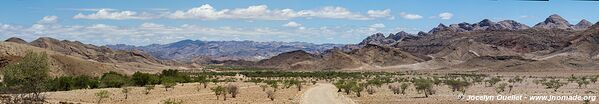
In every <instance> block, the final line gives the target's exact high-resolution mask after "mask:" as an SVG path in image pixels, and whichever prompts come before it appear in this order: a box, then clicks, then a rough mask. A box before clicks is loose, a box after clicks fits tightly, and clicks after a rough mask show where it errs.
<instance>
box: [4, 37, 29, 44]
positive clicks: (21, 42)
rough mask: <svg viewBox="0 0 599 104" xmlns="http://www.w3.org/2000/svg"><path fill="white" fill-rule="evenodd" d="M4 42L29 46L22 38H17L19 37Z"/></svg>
mask: <svg viewBox="0 0 599 104" xmlns="http://www.w3.org/2000/svg"><path fill="white" fill-rule="evenodd" d="M4 42H13V43H19V44H27V41H25V40H23V39H21V38H17V37H11V38H8V39H6V40H4Z"/></svg>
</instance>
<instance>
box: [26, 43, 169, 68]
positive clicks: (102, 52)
mask: <svg viewBox="0 0 599 104" xmlns="http://www.w3.org/2000/svg"><path fill="white" fill-rule="evenodd" d="M29 44H30V45H32V46H35V47H40V48H45V49H49V50H53V51H56V52H60V53H63V54H66V55H71V56H76V57H80V58H83V59H90V60H95V61H98V62H103V63H118V62H141V63H147V64H163V63H162V62H161V61H160V60H157V59H156V58H154V57H153V56H151V55H149V54H147V53H144V52H142V51H113V50H112V49H110V48H108V47H105V46H95V45H91V44H83V43H81V42H79V41H69V40H62V41H60V40H57V39H54V38H50V37H41V38H39V39H37V40H34V41H32V42H31V43H29Z"/></svg>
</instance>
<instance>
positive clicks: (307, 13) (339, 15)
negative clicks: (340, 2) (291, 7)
mask: <svg viewBox="0 0 599 104" xmlns="http://www.w3.org/2000/svg"><path fill="white" fill-rule="evenodd" d="M297 14H298V15H300V16H302V17H320V18H333V19H350V20H370V19H373V17H369V16H364V15H362V14H358V13H354V12H351V11H349V10H348V9H346V8H343V7H332V6H328V7H324V8H320V9H316V10H302V11H299V12H297Z"/></svg>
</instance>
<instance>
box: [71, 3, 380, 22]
mask: <svg viewBox="0 0 599 104" xmlns="http://www.w3.org/2000/svg"><path fill="white" fill-rule="evenodd" d="M81 10H85V11H95V13H92V14H83V13H79V14H77V15H75V16H74V17H73V18H75V19H112V20H126V19H156V18H169V19H201V20H218V19H245V20H289V19H293V18H307V19H311V18H329V19H349V20H372V19H376V18H385V17H390V16H391V15H390V11H391V10H390V9H385V10H368V11H367V13H366V14H363V13H358V12H355V11H350V10H349V9H347V8H344V7H338V6H326V7H322V8H317V9H305V10H294V9H289V8H284V9H271V8H269V7H268V6H267V5H252V6H248V7H246V8H224V9H216V8H214V7H213V6H212V5H210V4H204V5H201V6H199V7H194V8H190V9H187V10H176V11H166V10H162V11H160V12H157V11H150V12H140V13H138V12H135V11H117V10H116V9H108V8H100V9H81ZM154 12H157V13H154Z"/></svg>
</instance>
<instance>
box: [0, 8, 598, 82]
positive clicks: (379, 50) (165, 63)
mask: <svg viewBox="0 0 599 104" xmlns="http://www.w3.org/2000/svg"><path fill="white" fill-rule="evenodd" d="M0 47H1V48H0V67H2V66H4V65H6V64H9V63H14V62H16V61H18V60H19V58H20V57H23V55H24V53H26V51H35V52H46V53H50V54H49V56H50V58H51V61H52V62H51V63H52V66H53V68H54V70H53V72H54V73H55V74H91V75H97V74H99V73H102V72H106V71H119V72H124V73H133V72H135V71H146V72H156V71H158V70H161V69H167V68H177V69H194V68H202V66H205V65H210V64H219V65H227V66H248V67H264V68H276V69H283V70H447V71H550V70H561V71H563V70H596V67H598V66H599V63H598V61H599V23H595V24H594V25H593V24H592V23H590V22H589V21H587V20H581V21H580V22H579V23H578V24H575V25H572V24H569V22H568V21H566V20H565V19H563V18H562V17H560V16H559V15H551V16H549V17H548V18H547V19H545V21H542V22H540V23H538V24H536V25H535V26H532V27H530V26H527V25H525V24H521V23H518V22H516V21H513V20H503V21H499V22H493V21H491V20H488V19H484V20H482V21H480V22H478V23H472V24H470V23H458V24H451V25H449V26H446V25H444V24H439V25H438V26H437V27H436V28H433V29H431V30H430V31H429V32H418V33H417V34H410V33H407V32H403V31H401V32H398V33H395V34H389V35H387V36H385V34H382V33H376V34H373V35H371V36H369V37H366V38H365V39H364V40H363V41H362V42H360V43H357V44H347V45H340V44H311V43H303V42H253V41H200V40H183V41H179V42H175V43H170V44H162V45H161V44H153V45H148V46H131V45H124V44H119V45H107V46H95V45H92V44H84V43H81V42H78V41H70V40H57V39H53V38H49V37H41V38H39V39H37V40H34V41H31V42H27V41H24V40H22V39H19V38H10V39H7V40H6V41H5V42H2V43H1V44H0Z"/></svg>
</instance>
